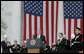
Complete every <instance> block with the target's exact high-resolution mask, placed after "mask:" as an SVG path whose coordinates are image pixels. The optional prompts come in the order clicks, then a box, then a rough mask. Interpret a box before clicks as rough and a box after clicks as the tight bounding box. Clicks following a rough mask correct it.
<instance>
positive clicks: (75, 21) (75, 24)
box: [74, 19, 77, 34]
mask: <svg viewBox="0 0 84 54" xmlns="http://www.w3.org/2000/svg"><path fill="white" fill-rule="evenodd" d="M76 27H77V19H74V34H75V28H76Z"/></svg>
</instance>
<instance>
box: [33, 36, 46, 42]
mask: <svg viewBox="0 0 84 54" xmlns="http://www.w3.org/2000/svg"><path fill="white" fill-rule="evenodd" d="M33 38H34V39H37V35H34V36H33ZM40 39H41V40H42V41H44V42H46V40H45V36H44V35H41V36H40Z"/></svg>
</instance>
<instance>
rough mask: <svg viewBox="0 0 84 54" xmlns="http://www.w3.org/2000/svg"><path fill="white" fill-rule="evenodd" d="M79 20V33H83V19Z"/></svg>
mask: <svg viewBox="0 0 84 54" xmlns="http://www.w3.org/2000/svg"><path fill="white" fill-rule="evenodd" d="M80 20H81V22H80V25H81V26H80V27H81V33H82V34H83V19H80Z"/></svg>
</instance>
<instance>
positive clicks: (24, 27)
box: [24, 13, 26, 40]
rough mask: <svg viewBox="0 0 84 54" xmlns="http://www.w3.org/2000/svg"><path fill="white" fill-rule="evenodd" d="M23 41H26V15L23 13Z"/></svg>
mask: <svg viewBox="0 0 84 54" xmlns="http://www.w3.org/2000/svg"><path fill="white" fill-rule="evenodd" d="M24 40H26V14H25V13H24Z"/></svg>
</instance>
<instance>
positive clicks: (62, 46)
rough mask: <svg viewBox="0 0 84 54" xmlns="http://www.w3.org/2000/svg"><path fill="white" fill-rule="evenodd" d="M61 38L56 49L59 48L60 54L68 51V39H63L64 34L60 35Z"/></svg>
mask: <svg viewBox="0 0 84 54" xmlns="http://www.w3.org/2000/svg"><path fill="white" fill-rule="evenodd" d="M59 38H60V39H58V41H57V44H56V47H58V53H64V52H65V50H66V39H65V38H63V33H59Z"/></svg>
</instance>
